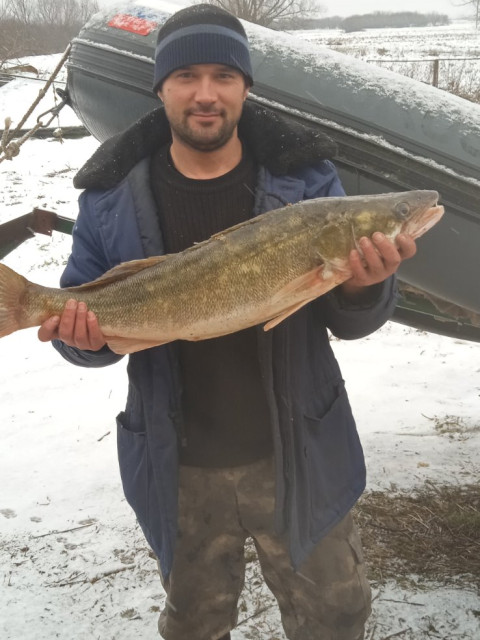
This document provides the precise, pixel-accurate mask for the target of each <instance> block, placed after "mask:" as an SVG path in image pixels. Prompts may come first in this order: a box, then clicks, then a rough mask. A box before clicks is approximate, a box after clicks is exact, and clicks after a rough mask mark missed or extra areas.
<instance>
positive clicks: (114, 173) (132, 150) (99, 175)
mask: <svg viewBox="0 0 480 640" xmlns="http://www.w3.org/2000/svg"><path fill="white" fill-rule="evenodd" d="M238 131H239V136H240V138H241V139H242V140H243V141H244V142H245V144H246V145H247V147H248V148H249V149H250V151H251V152H252V153H253V156H254V158H255V160H256V162H258V163H259V164H261V165H264V166H265V167H266V168H267V169H268V170H269V171H270V172H271V173H273V174H274V175H287V174H289V173H291V172H292V171H295V170H297V169H300V168H302V167H305V166H308V165H311V164H316V163H318V162H319V161H321V160H327V159H329V160H331V159H333V157H334V155H335V152H336V146H335V143H334V142H333V141H332V140H331V139H330V138H329V137H328V136H326V135H325V134H323V133H322V132H320V131H318V130H316V129H314V128H312V127H307V126H305V125H303V124H301V123H298V122H295V121H293V120H287V119H286V118H284V117H282V116H279V115H278V114H277V113H275V112H274V111H272V110H270V109H268V108H266V107H263V106H258V105H254V104H251V103H247V104H245V106H244V110H243V114H242V117H241V119H240V122H239V126H238ZM169 141H171V134H170V126H169V123H168V120H167V117H166V115H165V110H164V108H163V107H160V108H158V109H155V110H154V111H151V112H150V113H148V114H146V115H145V116H144V117H143V118H141V119H140V120H138V121H137V122H136V123H134V124H133V125H132V126H131V127H129V128H128V129H126V130H125V131H123V132H122V133H119V134H117V135H115V136H113V137H112V138H109V139H108V140H107V141H106V142H104V143H103V144H102V145H101V146H100V147H99V148H98V149H97V150H96V151H95V153H94V154H93V155H92V157H91V158H90V159H89V160H88V161H87V162H86V163H85V164H84V166H83V167H82V168H81V169H80V171H79V172H78V173H77V175H76V176H75V178H74V180H73V184H74V186H75V187H77V188H78V189H90V188H94V189H110V188H112V187H114V186H115V185H116V184H118V183H119V182H120V181H121V180H123V178H125V177H126V175H127V174H128V173H129V172H130V170H131V169H133V167H134V166H135V165H136V164H137V163H138V162H140V160H142V159H143V158H145V157H147V156H150V155H152V154H153V153H154V152H155V151H156V150H157V149H158V148H159V147H160V146H162V145H164V144H167V143H168V142H169Z"/></svg>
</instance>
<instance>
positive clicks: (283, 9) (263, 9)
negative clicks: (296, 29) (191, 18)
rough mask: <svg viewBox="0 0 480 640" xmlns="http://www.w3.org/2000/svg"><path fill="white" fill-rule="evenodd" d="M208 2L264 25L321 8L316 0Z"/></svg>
mask: <svg viewBox="0 0 480 640" xmlns="http://www.w3.org/2000/svg"><path fill="white" fill-rule="evenodd" d="M210 4H214V5H216V6H217V7H221V8H222V9H226V10H227V11H229V12H230V13H233V14H234V15H235V16H237V18H242V19H243V20H248V21H249V22H254V23H256V24H260V25H262V26H264V27H269V26H271V25H272V24H273V23H274V22H278V21H284V20H286V19H292V20H293V19H298V18H306V17H309V16H310V17H312V16H313V15H315V14H318V13H319V12H320V10H321V7H320V5H319V4H318V2H317V0H211V1H210Z"/></svg>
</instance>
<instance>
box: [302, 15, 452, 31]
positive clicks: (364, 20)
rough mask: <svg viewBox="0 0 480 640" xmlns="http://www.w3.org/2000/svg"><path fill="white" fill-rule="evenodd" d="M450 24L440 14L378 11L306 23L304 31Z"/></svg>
mask: <svg viewBox="0 0 480 640" xmlns="http://www.w3.org/2000/svg"><path fill="white" fill-rule="evenodd" d="M446 24H450V18H449V17H448V16H447V15H444V14H440V13H417V12H414V11H399V12H395V13H394V12H387V11H376V12H374V13H367V14H364V15H353V16H348V17H347V18H342V17H340V16H333V17H329V18H319V19H317V20H310V21H309V23H308V25H307V23H305V26H303V27H302V28H303V29H342V30H343V31H346V32H352V31H362V30H363V29H386V28H392V29H401V28H406V27H427V26H429V25H432V26H439V25H446Z"/></svg>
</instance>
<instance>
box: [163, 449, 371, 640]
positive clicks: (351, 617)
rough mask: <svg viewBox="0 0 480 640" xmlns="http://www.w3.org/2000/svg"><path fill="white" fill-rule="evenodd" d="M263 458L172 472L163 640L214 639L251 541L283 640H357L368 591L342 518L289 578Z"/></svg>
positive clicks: (351, 529) (233, 602) (231, 607)
mask: <svg viewBox="0 0 480 640" xmlns="http://www.w3.org/2000/svg"><path fill="white" fill-rule="evenodd" d="M274 505H275V498H274V468H273V461H272V460H271V459H267V460H262V461H260V462H256V463H254V464H250V465H245V466H242V467H235V468H229V469H204V468H198V467H181V469H180V487H179V534H178V541H177V544H176V548H175V555H174V561H173V568H172V571H171V573H170V575H169V576H168V579H167V580H162V582H163V585H164V588H165V591H166V593H167V600H166V605H165V608H164V610H163V611H162V613H161V615H160V620H159V624H158V627H159V631H160V635H161V636H162V637H163V638H165V639H166V640H217V639H218V638H221V637H222V636H223V635H224V634H226V633H228V631H230V630H231V629H233V628H234V627H235V625H236V622H237V602H238V599H239V596H240V593H241V591H242V589H243V586H244V578H245V558H244V545H245V541H246V539H247V538H248V537H252V538H253V541H254V543H255V547H256V549H257V553H258V558H259V561H260V565H261V569H262V574H263V577H264V579H265V581H266V583H267V585H268V587H269V588H270V590H271V591H272V593H273V594H274V596H275V598H276V599H277V602H278V605H279V608H280V612H281V617H282V624H283V628H284V630H285V635H286V637H287V638H289V639H290V640H361V639H362V638H363V634H364V625H365V621H366V619H367V617H368V616H369V614H370V602H371V598H370V588H369V585H368V583H367V580H366V577H365V567H364V563H363V557H362V550H361V543H360V540H359V536H358V533H357V530H356V528H355V525H354V523H353V520H352V517H351V515H350V514H348V515H347V516H346V517H345V518H344V519H343V520H342V521H341V522H340V523H339V524H338V525H337V526H336V527H335V528H334V529H333V530H332V531H331V532H330V533H329V534H328V535H327V536H326V537H325V538H323V539H322V540H321V541H320V542H319V544H318V545H317V546H316V547H315V549H314V550H313V552H312V553H311V554H310V555H309V557H308V558H307V560H306V561H305V562H304V564H303V565H302V566H301V567H300V569H299V570H298V571H294V570H293V568H292V566H291V563H290V559H289V554H288V551H287V548H286V546H285V544H284V542H283V541H282V540H281V539H280V538H278V537H277V536H276V535H275V533H274V528H273V518H274Z"/></svg>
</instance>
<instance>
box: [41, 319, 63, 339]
mask: <svg viewBox="0 0 480 640" xmlns="http://www.w3.org/2000/svg"><path fill="white" fill-rule="evenodd" d="M59 324H60V316H52V317H51V318H48V320H45V322H44V323H43V324H42V325H41V326H40V328H39V330H38V339H39V340H40V342H50V340H53V339H54V338H58V334H57V329H58V325H59Z"/></svg>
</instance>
